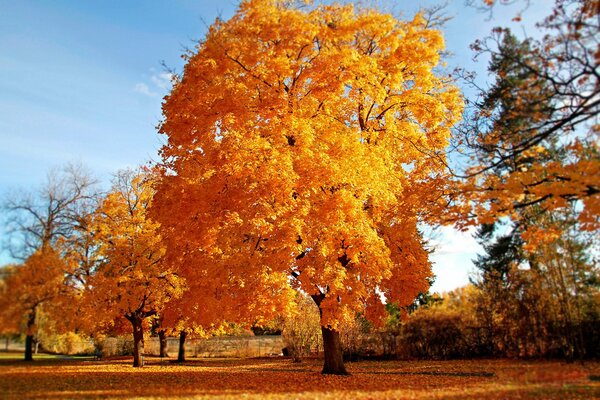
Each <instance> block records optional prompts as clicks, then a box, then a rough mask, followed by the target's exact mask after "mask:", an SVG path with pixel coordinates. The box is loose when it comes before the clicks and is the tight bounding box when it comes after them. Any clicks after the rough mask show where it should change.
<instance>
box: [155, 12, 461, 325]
mask: <svg viewBox="0 0 600 400" xmlns="http://www.w3.org/2000/svg"><path fill="white" fill-rule="evenodd" d="M443 47H444V41H443V38H442V36H441V33H440V32H438V31H436V30H433V29H428V28H427V27H426V22H425V20H424V19H423V18H422V17H421V16H420V15H417V16H416V17H415V18H414V19H413V20H411V21H408V22H402V21H398V20H396V19H395V18H393V17H392V16H391V15H387V14H382V13H379V12H377V11H373V10H357V9H355V8H354V7H353V6H352V5H345V6H341V5H332V6H319V7H294V4H293V2H289V1H276V0H248V1H243V2H242V3H241V5H240V8H239V10H238V12H237V14H236V15H235V16H234V17H233V18H232V19H231V20H229V21H226V22H224V21H217V22H216V23H214V24H213V25H212V26H211V27H210V29H209V32H208V34H207V37H206V39H205V40H204V41H203V42H201V43H200V44H199V46H198V48H197V51H196V52H195V53H191V54H189V55H188V57H187V61H188V62H187V65H186V67H185V71H184V74H183V77H182V78H181V79H180V80H179V81H177V82H175V85H174V88H173V91H172V93H171V94H170V95H169V96H167V97H166V100H165V103H164V106H163V112H164V122H163V124H162V126H161V130H160V131H161V133H163V134H165V135H167V136H168V143H167V144H166V145H165V146H164V147H163V149H162V157H163V160H164V163H165V166H166V168H165V174H164V177H163V179H162V180H161V184H160V186H159V188H158V193H157V195H156V197H155V202H154V206H153V214H154V217H155V219H156V220H157V221H159V222H160V223H161V229H162V235H163V237H164V240H165V243H166V244H167V249H168V250H167V252H168V257H173V258H176V257H185V264H186V265H188V269H189V270H190V271H202V273H203V274H204V277H205V279H212V280H214V281H215V282H221V283H223V282H226V283H228V284H229V285H235V287H236V288H238V289H240V290H243V289H244V288H248V287H253V288H256V289H255V290H252V291H247V292H245V293H244V294H243V295H239V296H237V297H236V296H234V295H231V296H229V298H230V300H231V301H234V302H235V301H238V302H242V301H245V300H247V299H249V298H252V301H253V302H255V306H253V307H249V308H246V310H247V311H250V312H254V311H257V310H259V309H261V310H264V309H268V308H269V306H273V305H274V299H276V298H277V296H278V295H279V294H282V293H286V291H285V287H286V286H287V285H288V282H292V284H293V286H294V287H296V288H299V289H302V290H303V291H304V292H306V293H308V294H313V295H323V296H324V300H323V301H322V303H321V305H320V306H321V308H322V310H323V320H322V323H323V325H329V326H332V327H334V328H335V326H336V325H337V323H339V321H341V320H342V319H343V318H344V316H345V315H350V314H352V315H353V314H354V312H358V311H360V312H364V311H365V309H366V312H367V314H368V315H369V316H371V317H373V319H375V320H377V319H379V318H378V317H380V316H382V315H383V313H384V309H383V306H382V304H381V295H385V297H386V299H388V300H389V301H396V302H399V303H401V304H408V303H410V302H412V301H413V299H414V297H415V296H416V295H417V294H418V293H419V292H422V291H426V290H427V289H428V283H427V278H428V277H429V276H431V272H430V263H429V261H428V256H427V251H426V250H424V248H423V242H422V239H421V236H420V234H419V232H418V230H417V221H418V219H419V218H418V216H419V214H420V213H421V212H423V211H426V210H427V202H426V200H427V199H430V197H431V196H432V195H434V194H435V193H436V190H437V185H441V184H442V183H443V181H444V179H442V177H441V173H440V171H441V170H442V168H443V163H442V161H443V160H441V159H440V158H436V157H431V156H428V155H429V154H432V153H438V152H442V151H443V149H444V148H445V146H446V145H447V143H448V139H449V136H450V128H451V126H452V125H453V124H454V123H455V122H456V121H457V120H458V119H459V116H460V113H461V110H462V100H461V96H460V94H459V92H458V90H457V89H456V88H455V87H454V86H452V85H450V84H449V83H447V82H445V81H444V80H443V79H442V78H440V77H438V76H436V74H435V73H434V68H435V67H436V66H437V65H438V64H439V61H440V52H441V51H442V49H443ZM190 273H192V272H190ZM196 273H197V272H196ZM265 287H267V288H268V289H265ZM231 288H232V290H233V286H231ZM279 288H281V289H279ZM217 311H218V310H217Z"/></svg>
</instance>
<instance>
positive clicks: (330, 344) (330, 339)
mask: <svg viewBox="0 0 600 400" xmlns="http://www.w3.org/2000/svg"><path fill="white" fill-rule="evenodd" d="M311 298H312V299H313V301H314V302H315V303H316V305H317V306H318V307H319V315H320V317H321V334H322V335H323V356H324V363H323V370H322V371H321V373H322V374H329V375H350V374H349V373H348V371H346V366H345V365H344V353H343V352H342V342H341V341H340V333H339V332H338V331H336V330H335V329H330V328H327V327H325V326H323V324H322V323H323V310H322V309H321V302H322V301H323V300H324V299H325V295H324V294H323V293H320V294H317V295H311Z"/></svg>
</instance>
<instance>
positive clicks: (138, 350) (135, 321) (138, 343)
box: [127, 315, 144, 368]
mask: <svg viewBox="0 0 600 400" xmlns="http://www.w3.org/2000/svg"><path fill="white" fill-rule="evenodd" d="M127 319H128V320H129V322H131V327H132V328H133V366H134V367H140V368H141V367H143V366H144V328H143V326H142V322H143V319H142V318H141V317H140V316H138V315H130V316H128V317H127Z"/></svg>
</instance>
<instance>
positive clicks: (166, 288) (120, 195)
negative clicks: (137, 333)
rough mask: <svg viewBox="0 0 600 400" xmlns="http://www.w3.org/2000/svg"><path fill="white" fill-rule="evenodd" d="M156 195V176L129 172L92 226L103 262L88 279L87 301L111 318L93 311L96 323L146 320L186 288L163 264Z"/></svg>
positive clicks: (118, 179)
mask: <svg viewBox="0 0 600 400" xmlns="http://www.w3.org/2000/svg"><path fill="white" fill-rule="evenodd" d="M153 195H154V190H153V188H152V176H151V175H150V174H146V173H136V172H134V171H123V172H120V173H119V174H118V175H117V177H116V180H115V184H114V186H113V190H112V191H111V192H110V193H109V194H108V195H107V196H106V198H105V199H104V201H103V202H102V204H101V205H100V207H99V208H98V210H97V211H96V214H95V216H94V219H93V221H92V223H91V229H92V230H93V231H94V238H95V239H96V240H97V245H98V246H99V247H98V252H99V254H100V255H101V257H102V258H103V260H102V261H100V263H99V266H98V267H97V269H96V271H95V273H94V274H93V275H92V276H91V277H90V278H89V281H88V282H87V284H88V286H89V288H90V290H88V291H87V292H86V295H87V296H89V298H88V299H87V300H86V303H87V304H89V306H90V307H94V309H96V307H98V306H99V305H101V307H103V308H102V310H103V312H102V313H101V314H102V317H104V318H106V321H102V318H100V316H98V313H95V312H90V315H91V317H92V318H93V319H94V322H95V323H102V322H104V323H110V322H112V321H113V320H114V319H115V318H118V317H123V316H125V317H127V318H130V317H132V316H135V317H139V318H141V319H145V318H147V317H149V316H152V315H155V314H157V313H158V312H160V311H161V310H162V309H163V307H164V306H165V304H166V303H167V302H168V301H169V300H171V299H173V298H177V297H179V296H181V294H182V292H183V289H184V287H185V285H184V282H183V280H182V279H181V278H180V277H179V276H178V275H177V273H176V271H175V270H174V269H173V268H170V267H169V266H168V265H166V264H165V263H164V262H163V256H164V252H165V249H164V246H163V245H162V244H161V237H160V235H158V233H157V228H158V224H157V223H156V222H154V221H152V220H150V219H149V218H148V217H147V213H146V210H147V208H148V207H149V206H150V204H151V202H152V196H153Z"/></svg>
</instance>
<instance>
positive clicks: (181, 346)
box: [177, 331, 187, 362]
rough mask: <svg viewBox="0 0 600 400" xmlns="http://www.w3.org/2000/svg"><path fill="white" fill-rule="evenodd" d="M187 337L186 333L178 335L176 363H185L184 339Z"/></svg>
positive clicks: (182, 332)
mask: <svg viewBox="0 0 600 400" xmlns="http://www.w3.org/2000/svg"><path fill="white" fill-rule="evenodd" d="M186 337H187V332H186V331H181V332H180V333H179V353H178V354H177V361H178V362H184V361H185V338H186Z"/></svg>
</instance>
